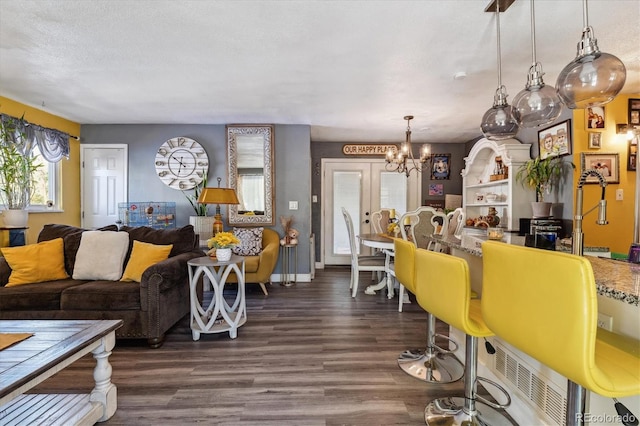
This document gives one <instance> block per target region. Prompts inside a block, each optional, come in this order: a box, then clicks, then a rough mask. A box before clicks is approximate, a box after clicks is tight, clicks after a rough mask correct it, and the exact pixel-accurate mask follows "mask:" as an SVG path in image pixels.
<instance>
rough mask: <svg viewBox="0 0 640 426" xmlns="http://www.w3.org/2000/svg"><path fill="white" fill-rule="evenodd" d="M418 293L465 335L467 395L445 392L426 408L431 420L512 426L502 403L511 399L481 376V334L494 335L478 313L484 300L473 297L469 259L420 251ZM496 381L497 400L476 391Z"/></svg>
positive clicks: (422, 302)
mask: <svg viewBox="0 0 640 426" xmlns="http://www.w3.org/2000/svg"><path fill="white" fill-rule="evenodd" d="M416 281H417V286H416V297H417V299H418V303H419V304H420V306H422V307H423V308H424V309H425V310H427V311H428V312H431V314H433V315H434V316H435V317H436V318H439V319H440V320H442V321H444V322H446V323H448V324H449V325H451V326H452V327H455V328H457V329H459V330H462V331H463V332H464V333H465V334H466V339H465V342H466V347H465V362H464V364H465V366H464V378H463V380H464V397H463V398H461V397H443V398H437V399H435V400H433V401H431V402H430V403H429V404H428V405H427V407H426V408H425V411H424V415H425V422H426V423H427V425H485V424H486V425H512V424H513V422H512V421H511V418H510V417H508V415H507V414H506V412H505V411H504V408H506V407H507V406H508V405H509V404H510V403H511V397H510V396H509V394H508V393H507V391H506V390H505V389H504V388H502V387H501V386H499V385H498V384H497V383H495V382H492V381H490V380H488V379H486V378H483V377H479V376H478V373H477V367H478V337H487V336H492V335H493V333H492V332H491V330H489V328H488V327H487V326H486V325H485V323H484V320H483V318H482V314H481V312H480V299H477V298H476V299H474V298H472V293H471V279H470V275H469V265H468V264H467V261H466V260H464V259H462V258H460V257H455V256H451V255H448V254H444V253H438V252H433V251H428V250H424V249H417V250H416ZM478 381H482V382H485V383H489V384H492V385H493V386H495V387H496V388H498V389H499V390H500V391H501V392H502V393H504V395H505V396H506V399H507V402H506V403H505V404H498V403H494V402H492V401H489V400H488V399H486V398H484V397H482V396H480V395H478V393H477V383H478Z"/></svg>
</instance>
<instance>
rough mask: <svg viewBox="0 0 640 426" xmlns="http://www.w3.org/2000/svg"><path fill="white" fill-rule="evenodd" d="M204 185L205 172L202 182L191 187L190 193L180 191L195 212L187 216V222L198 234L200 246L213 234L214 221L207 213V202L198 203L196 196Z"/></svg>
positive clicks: (205, 182)
mask: <svg viewBox="0 0 640 426" xmlns="http://www.w3.org/2000/svg"><path fill="white" fill-rule="evenodd" d="M206 186H207V174H206V173H205V174H204V177H203V179H202V182H200V183H199V184H198V185H196V186H195V188H193V193H192V194H188V193H186V192H185V191H182V193H183V194H184V195H185V197H187V200H188V201H189V204H191V207H193V210H194V212H195V213H196V214H195V215H194V216H189V224H190V225H193V230H194V232H195V233H196V234H198V238H199V239H200V246H201V247H204V246H205V245H206V241H207V240H208V239H209V238H211V237H212V236H213V222H214V221H215V218H214V217H213V216H209V215H208V214H209V211H208V209H209V206H208V205H207V204H200V203H198V197H200V193H201V192H202V189H203V188H206Z"/></svg>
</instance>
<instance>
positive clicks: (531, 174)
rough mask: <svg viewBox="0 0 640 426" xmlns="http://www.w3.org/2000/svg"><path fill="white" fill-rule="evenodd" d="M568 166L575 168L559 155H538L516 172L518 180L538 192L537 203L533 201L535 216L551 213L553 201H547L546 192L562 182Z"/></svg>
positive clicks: (548, 192) (544, 215) (545, 215)
mask: <svg viewBox="0 0 640 426" xmlns="http://www.w3.org/2000/svg"><path fill="white" fill-rule="evenodd" d="M567 167H571V168H575V165H574V164H573V163H571V162H565V161H563V160H562V158H561V157H559V156H550V157H546V158H544V159H542V158H540V157H536V158H532V159H531V160H528V161H526V162H525V163H524V164H523V165H522V166H520V168H519V169H518V171H517V172H516V181H518V182H520V183H521V184H522V185H523V186H524V187H527V188H531V189H533V190H534V191H535V192H536V201H535V204H534V203H532V208H533V210H534V212H533V216H534V217H547V216H549V215H550V210H551V203H550V202H545V199H544V197H545V194H550V193H551V192H552V190H553V189H554V188H555V186H556V185H558V184H559V183H560V181H561V180H562V179H563V177H564V172H565V170H566V168H567ZM538 209H540V210H538Z"/></svg>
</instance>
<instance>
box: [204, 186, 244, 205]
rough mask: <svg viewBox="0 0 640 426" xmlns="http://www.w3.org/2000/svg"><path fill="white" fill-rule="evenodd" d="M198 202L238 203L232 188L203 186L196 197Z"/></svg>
mask: <svg viewBox="0 0 640 426" xmlns="http://www.w3.org/2000/svg"><path fill="white" fill-rule="evenodd" d="M198 203H200V204H240V202H239V201H238V197H237V196H236V191H235V190H234V189H233V188H203V189H202V192H201V193H200V196H199V197H198Z"/></svg>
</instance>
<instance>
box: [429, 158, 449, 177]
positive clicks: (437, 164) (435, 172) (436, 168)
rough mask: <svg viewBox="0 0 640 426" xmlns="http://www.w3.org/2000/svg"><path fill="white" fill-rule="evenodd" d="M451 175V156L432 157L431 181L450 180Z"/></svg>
mask: <svg viewBox="0 0 640 426" xmlns="http://www.w3.org/2000/svg"><path fill="white" fill-rule="evenodd" d="M450 173H451V154H433V155H432V156H431V179H433V180H442V179H449V175H450Z"/></svg>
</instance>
